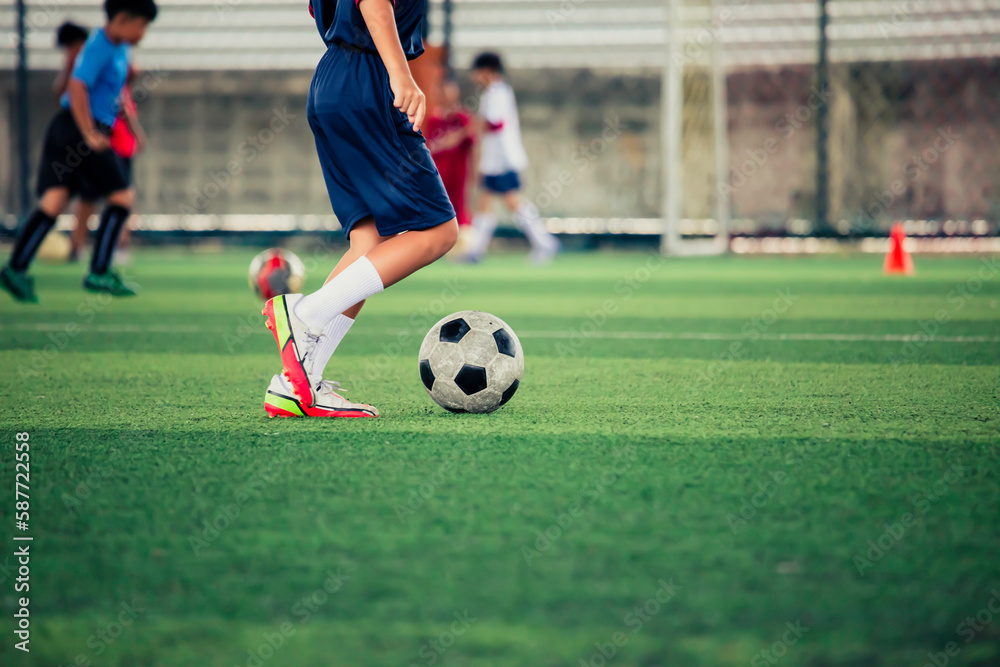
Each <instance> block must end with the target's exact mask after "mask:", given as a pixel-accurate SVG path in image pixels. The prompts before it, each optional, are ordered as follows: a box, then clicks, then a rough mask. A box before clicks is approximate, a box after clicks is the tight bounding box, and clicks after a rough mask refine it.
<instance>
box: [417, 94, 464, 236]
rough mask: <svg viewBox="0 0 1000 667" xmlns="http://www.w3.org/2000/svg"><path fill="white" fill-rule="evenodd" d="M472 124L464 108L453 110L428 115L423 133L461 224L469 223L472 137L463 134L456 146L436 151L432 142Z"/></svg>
mask: <svg viewBox="0 0 1000 667" xmlns="http://www.w3.org/2000/svg"><path fill="white" fill-rule="evenodd" d="M471 125H472V114H470V113H469V112H468V111H466V110H465V109H463V108H459V109H458V110H457V111H452V112H450V113H448V114H447V115H445V116H438V115H436V114H434V115H431V116H430V117H429V118H428V119H427V123H426V127H425V128H424V136H425V137H427V143H428V145H429V146H430V148H431V155H432V156H433V157H434V163H435V164H436V165H437V168H438V171H439V172H440V173H441V180H442V181H443V182H444V189H445V190H446V191H447V192H448V198H449V199H450V200H451V204H452V206H454V207H455V214H456V215H457V216H458V224H459V225H460V226H465V225H468V224H469V223H470V222H471V219H470V217H469V211H468V207H467V206H466V202H465V200H466V193H467V191H468V184H469V171H470V167H471V165H472V137H471V136H468V137H465V138H464V139H463V140H462V141H461V143H459V144H458V145H457V146H452V147H450V148H445V149H437V150H435V144H436V143H438V141H440V140H441V139H443V138H445V137H446V136H447V135H448V134H449V133H451V132H454V131H456V130H464V129H467V128H469V127H471Z"/></svg>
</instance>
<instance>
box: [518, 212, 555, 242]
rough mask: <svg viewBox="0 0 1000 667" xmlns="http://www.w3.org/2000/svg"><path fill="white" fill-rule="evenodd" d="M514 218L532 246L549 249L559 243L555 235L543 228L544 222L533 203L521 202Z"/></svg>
mask: <svg viewBox="0 0 1000 667" xmlns="http://www.w3.org/2000/svg"><path fill="white" fill-rule="evenodd" d="M515 219H516V220H517V224H518V226H519V227H520V228H521V231H522V232H524V235H525V236H527V237H528V241H529V242H530V243H531V247H532V248H535V249H542V248H544V249H549V248H552V247H553V246H555V245H557V244H558V243H559V242H558V241H557V240H556V237H555V236H553V235H552V234H551V233H550V232H549V230H547V229H546V228H545V224H544V223H543V222H542V219H541V218H540V217H539V216H538V209H537V208H535V205H534V204H532V203H531V202H528V201H522V202H521V205H520V206H519V207H518V209H517V215H515Z"/></svg>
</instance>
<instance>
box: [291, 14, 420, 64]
mask: <svg viewBox="0 0 1000 667" xmlns="http://www.w3.org/2000/svg"><path fill="white" fill-rule="evenodd" d="M311 2H312V6H311V9H312V14H313V17H314V18H315V19H316V27H317V28H318V29H319V34H320V35H321V36H322V37H323V41H324V42H326V45H327V46H330V45H331V44H346V45H347V46H353V47H354V48H357V49H361V50H363V51H367V52H368V53H375V54H377V53H378V49H376V48H375V42H373V41H372V36H371V33H369V32H368V26H367V25H366V24H365V19H364V17H363V16H362V15H361V9H360V8H359V7H358V0H311ZM393 4H394V5H395V8H396V9H395V14H396V29H397V31H398V32H399V43H400V44H402V45H403V53H405V54H406V59H407V60H413V59H414V58H416V57H417V56H419V55H420V54H421V53H423V52H424V39H423V24H424V15H425V14H426V12H427V0H394V1H393Z"/></svg>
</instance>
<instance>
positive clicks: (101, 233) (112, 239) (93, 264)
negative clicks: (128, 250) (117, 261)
mask: <svg viewBox="0 0 1000 667" xmlns="http://www.w3.org/2000/svg"><path fill="white" fill-rule="evenodd" d="M130 214H131V212H130V211H129V210H128V209H127V208H125V207H124V206H119V205H118V204H108V205H107V207H106V208H105V209H104V212H102V213H101V226H100V227H98V228H97V236H95V237H94V254H93V256H92V257H91V259H90V272H91V273H96V274H98V275H104V274H105V273H107V272H108V269H110V268H111V254H112V253H113V252H114V251H115V245H117V244H118V235H119V234H121V232H122V227H124V226H125V221H126V220H128V216H129V215H130Z"/></svg>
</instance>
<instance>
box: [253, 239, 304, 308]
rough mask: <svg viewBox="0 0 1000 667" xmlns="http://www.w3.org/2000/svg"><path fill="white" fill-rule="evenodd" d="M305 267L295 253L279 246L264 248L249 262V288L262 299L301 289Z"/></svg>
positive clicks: (293, 292) (294, 292)
mask: <svg viewBox="0 0 1000 667" xmlns="http://www.w3.org/2000/svg"><path fill="white" fill-rule="evenodd" d="M305 279H306V267H305V266H304V265H303V264H302V260H301V259H299V258H298V257H296V256H295V253H293V252H291V251H289V250H282V249H281V248H271V249H270V250H265V251H264V252H262V253H260V254H259V255H257V256H256V257H254V258H253V261H252V262H250V289H252V290H253V291H254V294H256V295H257V296H259V297H260V298H262V299H264V300H265V301H266V300H268V299H273V298H274V297H276V296H281V295H282V294H296V293H298V292H299V291H301V290H302V285H303V283H304V282H305Z"/></svg>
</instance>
